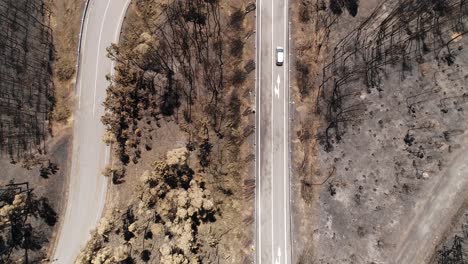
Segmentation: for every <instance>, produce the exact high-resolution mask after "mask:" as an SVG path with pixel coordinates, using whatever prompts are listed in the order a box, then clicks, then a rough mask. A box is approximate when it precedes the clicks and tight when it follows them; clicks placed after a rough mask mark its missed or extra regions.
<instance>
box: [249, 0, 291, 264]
mask: <svg viewBox="0 0 468 264" xmlns="http://www.w3.org/2000/svg"><path fill="white" fill-rule="evenodd" d="M288 4H289V3H288V0H263V1H262V0H258V1H257V64H258V70H257V88H256V89H257V91H256V94H257V97H256V106H257V115H256V125H257V129H256V142H257V144H256V156H257V158H256V162H257V163H256V173H257V175H256V176H257V181H258V183H257V195H256V197H257V205H256V208H257V212H256V214H257V215H256V217H257V218H256V220H257V221H256V225H257V240H256V241H257V242H256V243H257V245H256V246H257V251H256V252H257V263H265V264H277V263H282V264H283V263H284V264H287V263H291V243H290V209H289V203H290V199H289V156H290V155H289V78H288V71H289V61H288V57H289V56H287V55H286V56H285V63H284V65H283V66H276V64H275V50H276V47H277V46H281V47H283V48H284V49H285V54H288V53H289V45H288V43H289V26H288V23H289V19H288V15H289V12H288V8H289V5H288Z"/></svg>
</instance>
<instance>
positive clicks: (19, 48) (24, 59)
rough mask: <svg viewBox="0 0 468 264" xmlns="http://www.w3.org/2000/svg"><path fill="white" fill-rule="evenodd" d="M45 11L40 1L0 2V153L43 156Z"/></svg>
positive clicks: (48, 98)
mask: <svg viewBox="0 0 468 264" xmlns="http://www.w3.org/2000/svg"><path fill="white" fill-rule="evenodd" d="M50 14H51V11H50V9H49V7H48V5H46V4H45V3H44V2H43V1H37V0H19V1H10V0H9V1H0V27H1V30H0V59H1V60H2V63H1V65H0V80H1V82H0V109H1V110H0V119H1V122H0V152H1V155H3V156H9V157H10V158H11V159H12V160H14V161H15V160H19V159H20V158H22V157H23V156H24V155H28V154H32V153H35V152H44V151H45V146H44V140H45V139H46V137H47V133H48V129H49V114H50V111H51V109H52V107H53V104H54V91H53V87H52V81H51V78H52V69H51V64H50V61H51V59H52V55H53V53H52V52H53V49H52V32H51V29H50V26H49V23H50V21H49V19H50Z"/></svg>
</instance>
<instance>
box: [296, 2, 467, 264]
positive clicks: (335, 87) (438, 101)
mask: <svg viewBox="0 0 468 264" xmlns="http://www.w3.org/2000/svg"><path fill="white" fill-rule="evenodd" d="M332 2H333V1H330V2H328V3H326V1H302V4H301V5H298V6H297V7H296V8H295V9H294V10H293V13H295V14H297V18H296V21H293V24H294V25H295V26H294V30H293V36H295V38H296V39H297V41H296V44H295V49H296V51H297V54H296V55H295V59H296V67H295V81H294V85H293V91H292V94H293V98H294V100H295V107H296V109H295V112H294V121H293V124H292V129H293V131H295V133H294V135H295V136H294V138H293V139H292V141H293V152H292V155H293V156H292V159H293V162H294V171H295V172H296V173H297V175H298V177H297V179H296V180H295V182H294V183H293V184H292V185H293V187H292V188H293V190H297V194H295V195H294V196H293V198H292V199H293V204H295V206H294V207H295V208H294V214H295V216H294V217H295V218H296V220H295V227H294V228H295V234H296V235H297V236H298V242H297V244H296V248H295V250H296V256H297V260H298V261H299V262H300V263H310V261H311V260H314V261H316V262H317V263H330V262H340V263H342V262H355V263H364V262H376V263H379V262H383V263H388V261H389V260H392V261H394V262H395V263H427V262H429V261H430V258H431V256H432V254H433V253H435V252H436V245H437V244H438V243H440V241H439V240H440V238H441V237H442V236H443V235H444V233H445V232H446V230H447V228H448V224H449V223H450V222H451V221H452V219H453V217H454V216H455V214H456V212H457V211H458V210H460V208H463V204H464V197H465V196H464V195H463V193H464V191H463V190H466V189H465V188H466V186H467V181H466V179H465V178H466V177H463V175H465V174H466V171H465V169H464V167H463V164H465V162H464V161H463V157H465V155H466V140H467V129H468V126H467V125H466V124H467V116H466V106H467V100H466V99H467V94H468V89H467V87H466V85H465V82H466V78H467V76H468V75H467V74H468V71H467V68H468V55H467V53H466V43H467V38H466V32H467V31H466V30H467V27H468V23H467V22H468V17H467V15H468V9H467V8H468V6H467V4H468V3H467V2H466V1H464V0H455V1H437V0H434V1H432V0H431V1H414V0H405V1H393V0H386V1H379V0H375V1H359V2H356V3H358V6H357V7H356V8H357V12H356V13H354V12H351V11H350V10H348V12H343V11H344V10H346V8H347V7H346V5H345V1H335V2H338V3H341V4H342V5H340V8H341V9H342V10H341V11H340V12H337V11H336V10H333V8H332V6H331V5H332ZM305 234H309V237H307V236H306V235H305ZM423 234H424V235H423ZM307 241H312V242H311V243H309V244H307ZM449 246H450V248H451V246H452V244H450V245H448V246H447V247H446V248H444V249H443V250H445V253H443V254H446V255H447V259H449V260H450V259H453V254H454V253H453V251H450V250H448V249H449ZM437 247H438V248H441V246H437ZM338 248H339V250H335V249H338ZM364 248H365V250H364ZM447 252H448V253H447ZM441 263H451V262H441Z"/></svg>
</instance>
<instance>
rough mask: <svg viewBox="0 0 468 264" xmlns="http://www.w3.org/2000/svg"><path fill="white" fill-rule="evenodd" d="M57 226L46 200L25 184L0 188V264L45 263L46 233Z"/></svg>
mask: <svg viewBox="0 0 468 264" xmlns="http://www.w3.org/2000/svg"><path fill="white" fill-rule="evenodd" d="M56 223H57V214H56V212H55V211H54V209H53V208H52V207H51V206H50V204H49V201H48V200H47V198H44V197H40V198H37V197H36V195H35V192H34V190H33V189H32V188H31V187H30V186H29V184H28V183H14V182H11V183H9V184H6V185H4V186H1V187H0V263H38V262H40V261H42V260H43V259H45V257H46V251H45V250H44V247H45V245H47V243H48V242H49V241H48V239H47V235H46V232H50V230H49V229H50V228H52V227H53V226H54V225H55V224H56Z"/></svg>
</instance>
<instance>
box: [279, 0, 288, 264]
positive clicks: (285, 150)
mask: <svg viewBox="0 0 468 264" xmlns="http://www.w3.org/2000/svg"><path fill="white" fill-rule="evenodd" d="M284 1H285V2H286V3H285V4H284V19H285V23H284V25H285V26H284V41H285V43H284V47H285V48H284V53H285V54H289V46H288V45H286V39H287V35H286V34H287V33H286V32H287V28H286V25H287V21H288V16H287V8H288V5H287V2H288V0H284ZM288 59H289V56H288ZM286 66H287V67H288V68H289V60H288V61H286V63H285V67H284V68H283V79H284V87H283V88H284V89H283V90H284V100H283V102H284V117H283V122H284V123H283V126H284V127H283V129H284V176H283V186H284V196H285V197H284V199H283V200H284V208H285V212H284V250H285V253H286V254H285V256H284V259H285V264H288V242H287V241H288V236H287V234H288V230H287V226H288V225H287V223H288V222H287V213H288V211H286V208H288V207H287V205H288V203H289V195H287V194H288V192H287V188H288V187H289V185H288V184H287V182H286V179H287V178H288V177H287V176H288V175H289V174H288V173H289V171H288V154H287V153H288V144H287V143H288V142H287V140H288V136H289V135H288V133H287V132H288V131H289V123H287V122H286V120H287V119H288V117H289V112H287V108H286V107H287V106H286V105H287V104H288V103H289V90H288V86H287V85H288V83H289V80H288V81H286V69H287V68H286ZM278 80H279V75H278ZM286 91H288V93H286ZM287 113H288V114H287ZM287 125H288V126H287Z"/></svg>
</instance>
